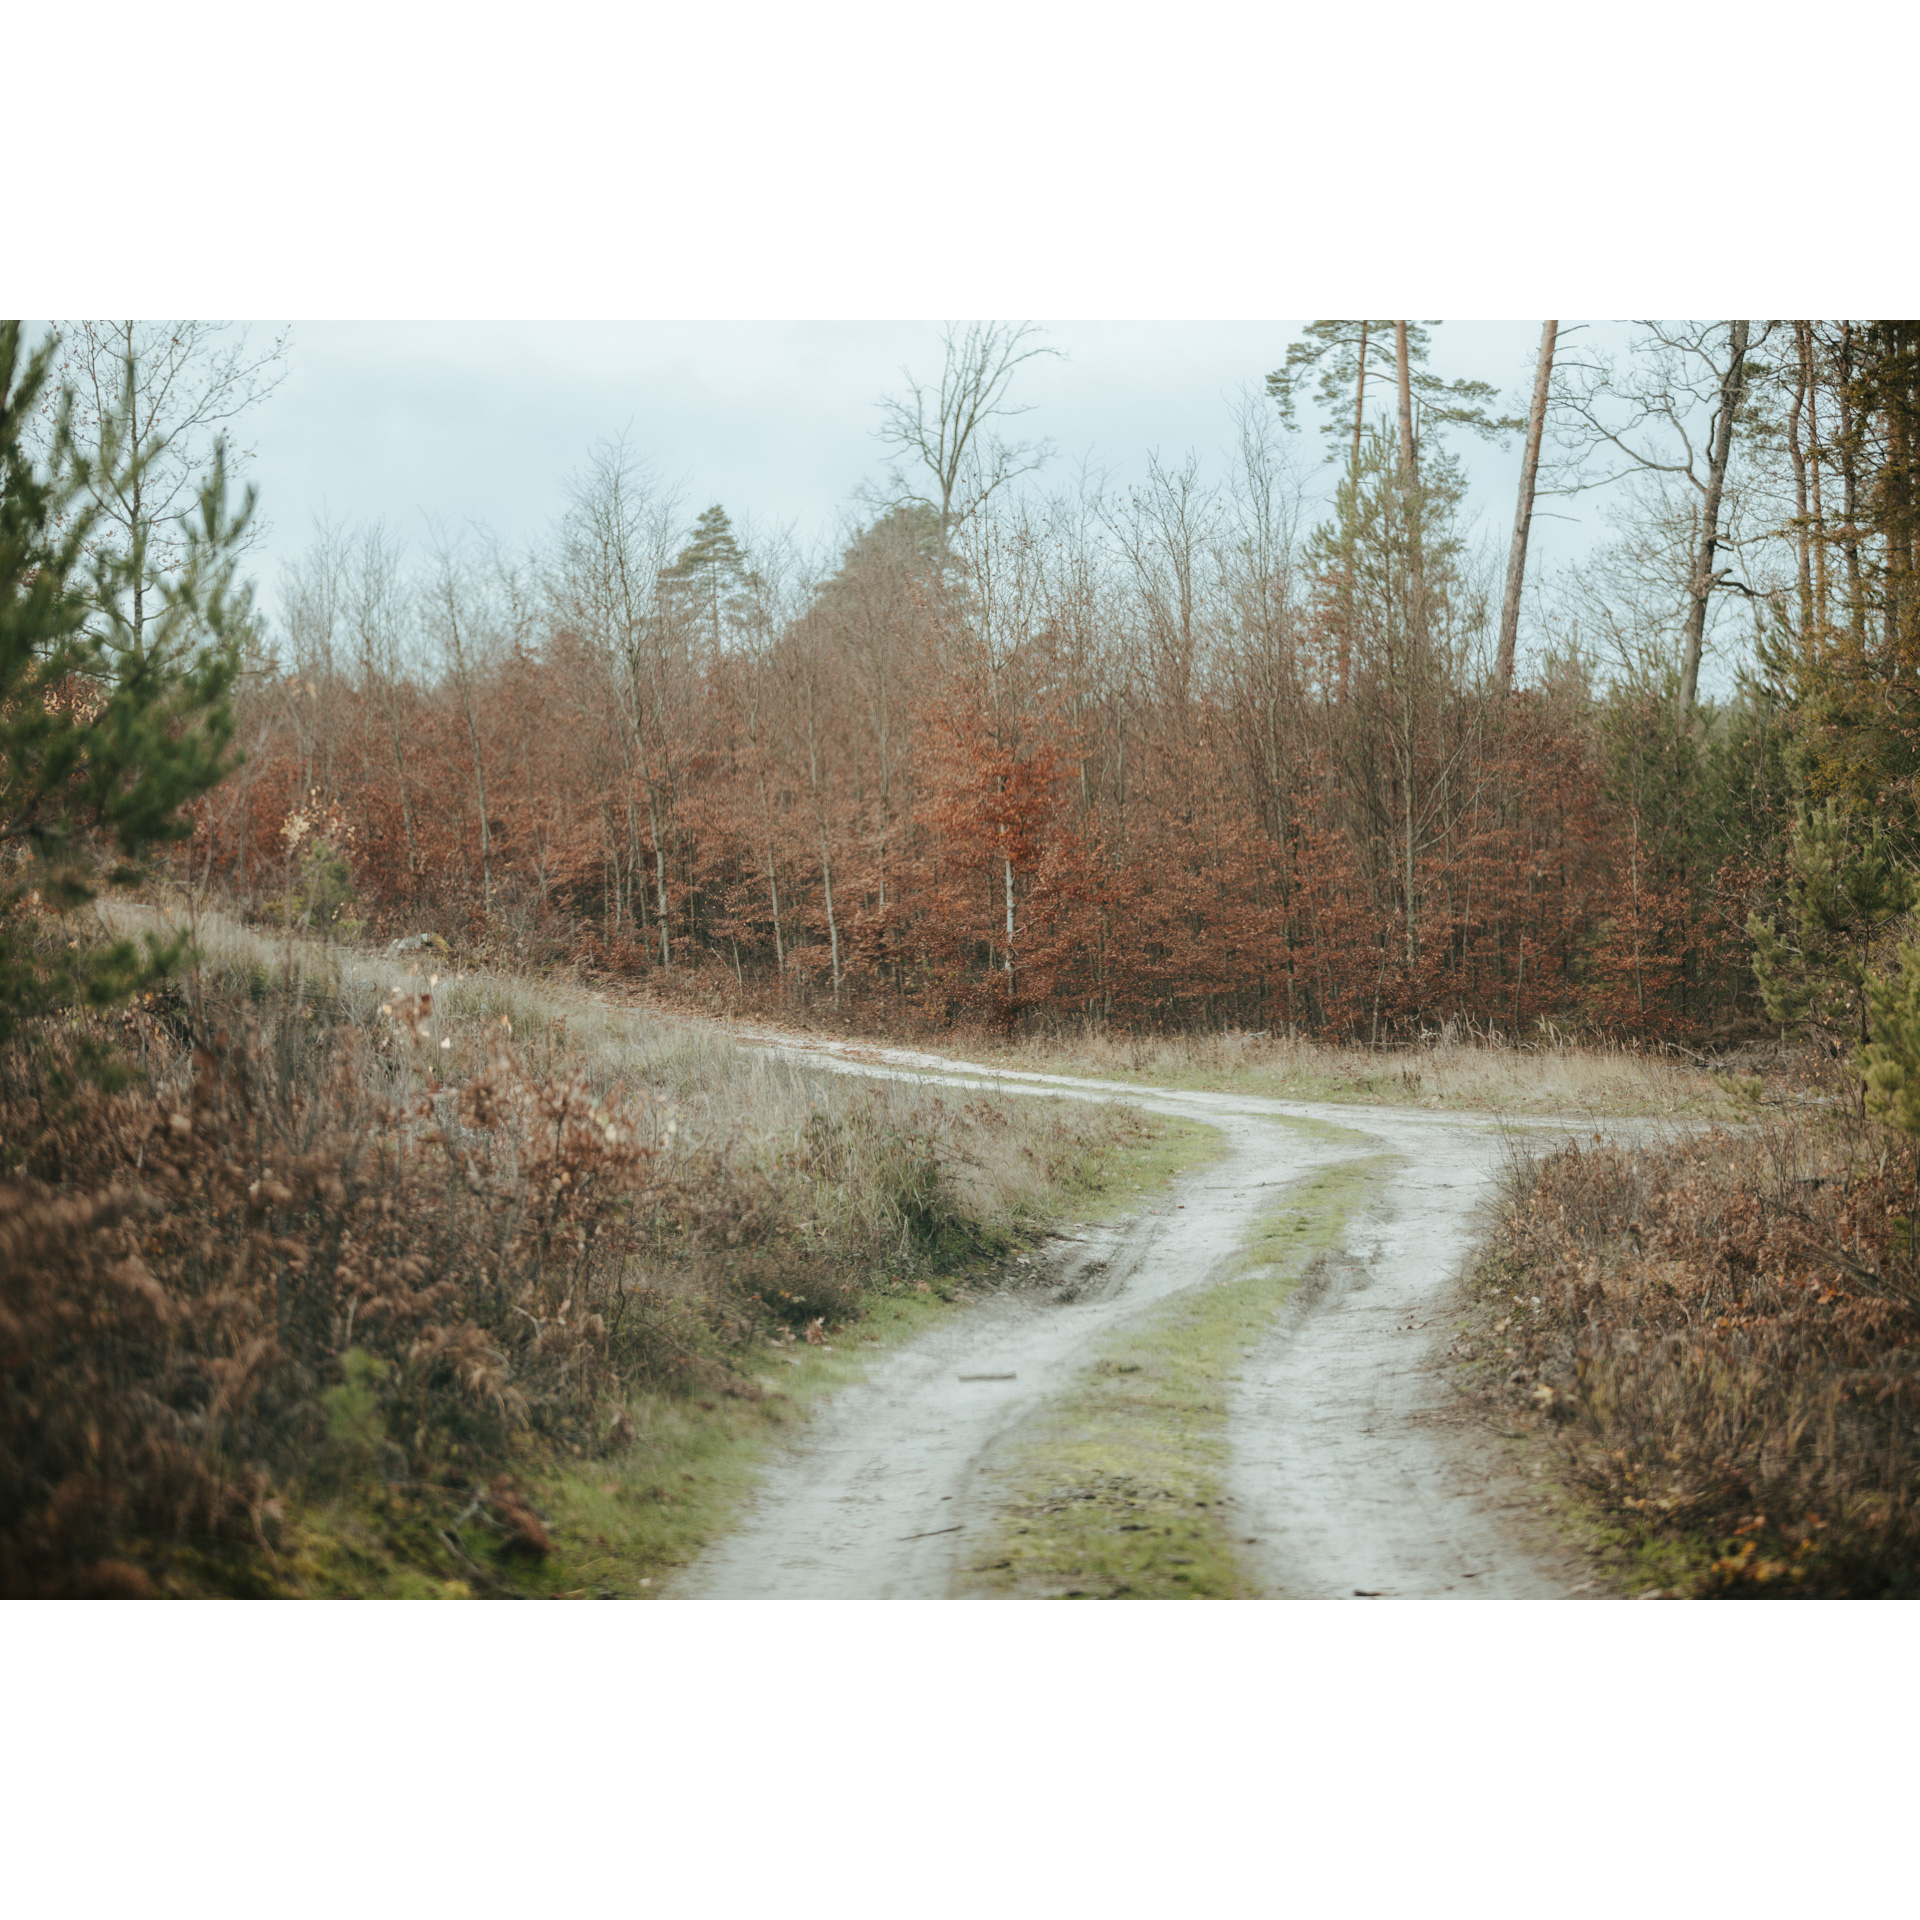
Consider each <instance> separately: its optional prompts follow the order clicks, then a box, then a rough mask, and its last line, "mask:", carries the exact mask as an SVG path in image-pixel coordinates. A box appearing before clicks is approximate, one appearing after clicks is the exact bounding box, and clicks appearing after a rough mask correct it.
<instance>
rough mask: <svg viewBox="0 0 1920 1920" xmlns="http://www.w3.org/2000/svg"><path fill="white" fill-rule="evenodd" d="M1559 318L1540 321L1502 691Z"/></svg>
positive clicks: (1504, 605) (1507, 685)
mask: <svg viewBox="0 0 1920 1920" xmlns="http://www.w3.org/2000/svg"><path fill="white" fill-rule="evenodd" d="M1559 331H1560V322H1559V321H1558V320H1544V321H1542V322H1541V324H1540V354H1539V357H1538V359H1537V360H1536V361H1535V363H1534V369H1533V404H1532V405H1531V406H1530V407H1529V408H1528V409H1527V447H1526V451H1525V453H1523V454H1522V455H1521V457H1520V498H1519V502H1518V504H1517V505H1516V506H1515V507H1514V511H1513V550H1512V552H1511V554H1510V555H1509V557H1508V560H1507V591H1506V595H1505V597H1504V598H1503V599H1502V600H1501V602H1500V646H1499V651H1498V652H1497V653H1496V654H1495V656H1494V664H1493V675H1494V681H1495V684H1496V685H1497V686H1498V687H1499V689H1500V691H1501V692H1502V693H1508V692H1511V691H1512V688H1513V649H1514V643H1515V642H1516V641H1517V640H1518V638H1519V635H1520V589H1521V586H1522V585H1523V583H1524V582H1525V580H1526V577H1527V534H1528V531H1529V530H1530V529H1531V527H1532V525H1533V493H1534V486H1535V482H1536V481H1537V479H1538V477H1539V473H1540V441H1541V437H1542V436H1543V435H1544V434H1545V432H1546V426H1547V392H1548V389H1549V387H1550V386H1551V384H1552V380H1553V343H1554V339H1555V337H1556V336H1557V335H1558V333H1559Z"/></svg>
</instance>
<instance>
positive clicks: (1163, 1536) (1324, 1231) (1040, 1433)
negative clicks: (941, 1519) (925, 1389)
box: [962, 1129, 1390, 1600]
mask: <svg viewBox="0 0 1920 1920" xmlns="http://www.w3.org/2000/svg"><path fill="white" fill-rule="evenodd" d="M1326 1131H1332V1130H1331V1129H1327V1130H1326ZM1389 1162H1390V1157H1389V1156H1385V1155H1373V1156H1370V1157H1368V1158H1366V1159H1360V1160H1352V1161H1343V1162H1341V1163H1339V1164H1338V1165H1335V1166H1331V1167H1325V1168H1322V1169H1320V1170H1319V1171H1317V1172H1315V1173H1312V1174H1309V1175H1308V1176H1307V1177H1306V1178H1305V1179H1304V1180H1302V1181H1301V1182H1300V1183H1299V1184H1298V1185H1297V1186H1295V1187H1292V1188H1290V1189H1289V1190H1288V1191H1287V1194H1286V1196H1285V1199H1284V1201H1283V1202H1282V1204H1281V1206H1280V1207H1279V1208H1278V1209H1277V1210H1276V1211H1274V1212H1271V1213H1268V1214H1265V1215H1263V1216H1262V1217H1261V1218H1260V1220H1259V1221H1258V1222H1257V1224H1256V1225H1255V1227H1254V1229H1253V1231H1252V1233H1251V1234H1250V1235H1249V1238H1248V1241H1247V1244H1246V1246H1245V1247H1244V1248H1243V1249H1242V1251H1241V1252H1240V1253H1239V1254H1238V1255H1237V1256H1236V1257H1235V1258H1234V1259H1233V1261H1232V1262H1231V1263H1229V1264H1228V1265H1227V1267H1226V1268H1225V1271H1224V1272H1223V1274H1222V1275H1221V1276H1220V1277H1219V1278H1217V1279H1215V1280H1214V1281H1212V1282H1211V1283H1210V1284H1208V1285H1206V1286H1204V1287H1200V1288H1195V1289H1193V1290H1191V1291H1189V1292H1186V1293H1182V1294H1179V1295H1177V1296H1176V1297H1175V1298H1173V1299H1171V1300H1169V1301H1167V1302H1165V1303H1164V1304H1163V1305H1162V1306H1160V1307H1159V1308H1157V1309H1155V1310H1154V1311H1153V1312H1151V1313H1149V1314H1146V1315H1143V1316H1142V1317H1141V1318H1140V1319H1138V1320H1136V1321H1135V1322H1133V1323H1132V1324H1130V1325H1129V1326H1127V1327H1126V1328H1125V1329H1124V1330H1122V1331H1121V1332H1119V1333H1117V1334H1115V1335H1114V1336H1113V1337H1112V1338H1111V1339H1109V1340H1108V1341H1107V1342H1106V1343H1105V1344H1104V1346H1103V1347H1102V1349H1101V1351H1100V1354H1099V1357H1098V1358H1097V1360H1096V1361H1095V1363H1094V1365H1093V1368H1092V1370H1091V1371H1090V1372H1089V1373H1088V1374H1087V1376H1086V1377H1085V1378H1084V1379H1083V1380H1082V1382H1081V1383H1080V1385H1079V1386H1078V1387H1076V1388H1075V1389H1074V1390H1073V1391H1072V1392H1070V1393H1068V1394H1066V1395H1065V1396H1064V1397H1063V1398H1061V1399H1060V1400H1058V1401H1056V1402H1054V1403H1052V1404H1051V1405H1050V1406H1048V1407H1047V1408H1045V1409H1044V1410H1043V1411H1042V1412H1040V1413H1039V1414H1037V1415H1036V1416H1035V1417H1034V1420H1033V1422H1032V1424H1031V1426H1030V1428H1029V1431H1028V1433H1027V1434H1026V1436H1025V1437H1024V1438H1023V1439H1022V1441H1020V1442H1019V1443H1018V1444H1017V1445H1016V1447H1015V1449H1014V1452H1013V1454H1012V1457H1011V1458H1010V1460H1009V1461H1008V1463H1007V1464H1006V1466H1005V1467H1004V1468H1003V1469H1002V1489H1003V1492H1002V1500H1001V1505H1000V1508H999V1511H998V1513H997V1514H996V1516H995V1519H994V1521H993V1522H992V1524H991V1525H990V1526H989V1527H988V1528H987V1529H985V1530H984V1531H983V1533H982V1534H981V1536H980V1538H979V1540H978V1542H977V1544H975V1545H974V1546H973V1549H972V1551H971V1552H970V1554H969V1564H968V1567H967V1570H966V1573H965V1575H964V1576H963V1588H962V1590H963V1591H964V1592H968V1593H972V1594H977V1595H981V1596H992V1595H1001V1596H1009V1597H1022V1596H1024V1597H1035V1598H1037V1597H1042V1596H1046V1597H1059V1598H1064V1599H1142V1600H1146V1599H1223V1600H1224V1599H1239V1598H1250V1597H1253V1594H1254V1589H1253V1588H1252V1587H1251V1586H1250V1585H1249V1584H1248V1583H1247V1580H1246V1578H1245V1576H1244V1574H1243V1573H1242V1571H1241V1567H1240V1563H1239V1559H1238V1556H1237V1554H1236V1551H1235V1548H1236V1545H1237V1542H1236V1539H1235V1536H1234V1528H1233V1523H1232V1518H1231V1514H1230V1512H1229V1510H1228V1508H1227V1507H1226V1505H1225V1503H1224V1498H1223V1482H1224V1478H1225V1469H1226V1460H1227V1439H1226V1409H1227V1392H1228V1388H1229V1386H1230V1384H1231V1382H1232V1380H1233V1378H1234V1376H1235V1375H1236V1373H1237V1372H1238V1371H1239V1369H1240V1365H1241V1362H1242V1360H1243V1357H1244V1356H1245V1354H1246V1353H1247V1351H1248V1350H1249V1349H1250V1348H1252V1347H1253V1346H1254V1345H1255V1344H1256V1343H1257V1342H1258V1341H1259V1340H1260V1339H1261V1338H1262V1337H1263V1336H1264V1335H1265V1334H1266V1333H1267V1331H1268V1329H1269V1327H1270V1326H1271V1325H1272V1322H1273V1317H1274V1315H1275V1314H1276V1313H1278V1312H1279V1310H1280V1309H1281V1307H1282V1306H1284V1305H1285V1303H1286V1301H1287V1299H1288V1297H1289V1296H1290V1295H1291V1294H1292V1293H1293V1291H1294V1289H1295V1288H1296V1287H1298V1286H1299V1284H1300V1282H1301V1280H1302V1279H1303V1278H1304V1277H1305V1276H1306V1273H1307V1271H1308V1269H1309V1268H1310V1266H1311V1265H1312V1263H1313V1261H1314V1259H1315V1258H1316V1257H1317V1256H1318V1255H1319V1254H1321V1253H1323V1252H1324V1251H1325V1250H1326V1249H1327V1248H1328V1247H1330V1246H1332V1245H1333V1244H1334V1243H1335V1242H1336V1241H1337V1240H1338V1239H1339V1238H1340V1236H1341V1235H1342V1233H1343V1232H1344V1231H1345V1228H1346V1225H1347V1221H1348V1218H1349V1216H1350V1215H1351V1213H1352V1211H1353V1209H1354V1207H1355V1206H1356V1205H1357V1204H1358V1203H1359V1202H1360V1201H1361V1200H1362V1199H1363V1198H1364V1197H1365V1195H1366V1194H1367V1192H1368V1190H1369V1189H1370V1187H1371V1186H1372V1184H1373V1183H1374V1181H1375V1180H1376V1179H1377V1177H1378V1175H1379V1173H1380V1171H1381V1169H1382V1168H1383V1167H1384V1166H1385V1165H1387V1164H1389Z"/></svg>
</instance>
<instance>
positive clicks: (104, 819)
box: [0, 320, 253, 1041]
mask: <svg viewBox="0 0 1920 1920" xmlns="http://www.w3.org/2000/svg"><path fill="white" fill-rule="evenodd" d="M22 334H23V330H22V327H21V324H20V323H19V322H18V321H11V320H10V321H5V322H0V1041H5V1040H8V1039H11V1038H12V1037H13V1036H14V1034H15V1033H17V1032H18V1031H19V1029H20V1027H21V1025H22V1023H23V1022H26V1021H29V1020H31V1019H34V1018H36V1017H37V1016H39V1015H42V1014H45V1013H49V1012H52V1011H55V1010H57V1009H59V1008H62V1007H66V1006H73V1005H86V1006H95V1007H98V1006H106V1005H110V1004H111V1003H112V1002H114V1001H116V1000H118V999H121V998H124V997H125V996H126V995H128V994H130V993H133V992H136V991H138V990H139V989H140V988H142V987H143V986H145V985H147V984H149V983H150V982H151V981H153V980H155V979H157V978H159V977H160V976H161V975H163V974H164V973H165V972H167V971H168V970H169V969H170V968H171V967H172V966H173V965H174V964H176V963H177V961H178V959H179V957H180V955H181V953H182V951H183V948H184V941H181V942H176V943H174V944H172V945H164V944H162V943H159V942H157V941H153V940H151V939H150V940H149V941H148V943H147V947H146V950H145V952H144V953H143V952H142V951H140V950H139V949H138V948H136V947H135V946H134V945H133V943H132V942H130V941H119V942H115V943H112V944H111V945H108V946H105V947H95V948H91V949H90V948H88V947H87V946H86V945H85V944H84V943H81V942H78V941H75V940H73V939H71V938H60V937H57V936H55V935H54V934H53V933H52V932H51V930H50V928H49V925H48V921H47V919H46V916H48V915H51V916H52V917H53V924H54V926H55V927H57V925H58V922H59V919H60V917H61V916H64V915H67V914H70V913H72V912H73V911H74V910H75V909H76V908H79V907H82V906H84V905H85V904H86V903H87V902H88V901H90V900H91V899H93V897H94V894H95V891H96V886H97V883H98V881H99V880H100V878H101V874H102V870H103V868H104V869H105V872H106V878H108V879H109V880H113V881H126V880H131V879H133V878H135V877H137V875H138V872H139V866H138V863H139V861H140V859H141V857H142V856H143V855H144V854H146V853H147V852H149V851H150V850H151V849H153V848H154V847H156V846H161V845H164V844H166V843H167V842H169V841H173V840H179V839H183V838H185V837H186V836H187V834H188V833H190V832H191V825H190V823H189V822H188V820H187V819H186V817H185V815H184V811H183V810H184V808H185V807H186V806H187V805H188V803H189V802H191V801H192V800H194V799H196V798H197V797H198V796H199V795H201V794H203V793H205V792H206V791H207V790H208V789H209V788H211V787H213V786H214V785H216V784H217V783H218V782H219V781H220V780H221V779H223V778H224V777H225V776H226V774H227V773H228V772H229V771H231V769H232V768H233V766H234V765H235V764H236V762H235V760H234V758H233V757H232V756H231V755H230V754H229V751H228V748H229V743H230V741H231V739H232V735H233V714H232V709H231V706H230V704H229V693H230V690H231V688H232V685H233V680H234V675H235V673H236V672H237V670H238V647H239V642H240V638H241V636H242V634H243V632H244V630H245V628H246V623H247V613H248V598H249V596H248V595H247V594H246V593H244V592H242V593H240V594H237V595H236V594H235V592H234V590H233V570H234V565H235V560H236V557H237V555H236V549H237V545H238V542H239V540H240V538H241V536H242V534H243V532H244V529H245V526H246V522H247V518H248V516H249V514H250V513H251V511H252V506H253V497H252V494H251V492H249V494H248V496H247V499H246V501H245V503H244V504H243V505H242V507H241V508H240V510H239V512H238V513H229V512H228V509H227V504H226V479H225V472H224V462H223V460H222V459H221V458H220V457H219V455H218V454H216V457H215V461H214V468H213V472H212V474H211V475H210V476H209V478H208V479H207V481H206V483H205V485H204V486H203V488H202V490H201V493H200V500H199V509H198V512H197V513H196V514H194V515H193V516H191V517H190V518H189V520H188V521H187V522H186V523H185V525H184V527H183V533H184V543H183V546H182V549H181V557H180V563H179V566H178V568H177V570H176V571H174V572H172V573H171V574H168V575H165V576H163V577H161V578H160V579H159V581H158V582H157V585H158V608H157V610H155V607H154V604H153V598H152V595H153V589H154V585H155V583H154V581H153V580H152V578H151V576H150V573H149V570H148V568H147V555H146V548H145V542H144V539H143V538H141V537H139V536H137V535H136V537H135V539H134V540H133V541H132V543H131V544H130V545H129V546H116V545H115V544H113V543H110V542H105V541H100V540H96V539H95V538H94V535H95V532H96V521H97V516H98V512H99V509H98V507H97V506H96V505H95V504H94V493H95V491H96V489H93V488H91V487H90V486H89V482H90V480H92V479H93V478H95V477H96V476H95V471H94V465H93V464H92V463H90V461H89V459H88V458H87V457H86V456H84V455H83V454H82V453H81V452H80V450H79V448H78V447H77V446H76V444H75V441H74V437H73V434H72V432H71V430H70V407H69V405H68V402H67V398H66V397H64V396H63V400H62V405H61V410H60V415H59V420H58V424H57V426H56V428H55V432H54V435H53V440H52V445H51V451H50V455H49V457H48V458H47V460H46V461H45V463H44V464H41V463H37V462H36V461H35V460H34V458H33V457H32V455H31V454H30V453H29V451H28V448H27V444H26V439H25V433H26V428H27V425H28V422H29V420H30V418H31V417H32V415H33V411H34V409H35V407H36V406H37V405H38V403H39V401H40V399H41V396H42V395H43V393H44V392H45V389H46V384H47V375H48V368H49V365H50V364H51V361H52V358H53V354H54V352H55V350H56V347H57V342H54V341H49V342H48V343H46V344H45V345H43V346H42V347H40V348H39V349H38V351H36V352H35V353H33V354H32V355H31V356H30V357H27V358H25V359H24V361H23V355H22V350H23V337H22ZM133 374H134V370H133V369H132V368H131V367H129V369H128V386H129V390H131V386H132V381H133ZM126 448H127V442H126V437H125V436H124V435H122V434H119V433H118V432H117V431H116V430H115V428H114V425H113V423H112V422H109V423H108V425H107V427H106V428H105V430H104V431H103V433H102V438H101V444H100V451H99V453H98V454H97V456H95V460H96V461H97V462H99V463H102V464H104V465H105V466H107V467H110V468H113V469H114V471H113V473H112V474H111V475H110V476H109V477H110V478H112V479H113V480H115V481H124V480H125V478H126V473H125V468H126V466H127V465H128V464H129V463H131V462H132V461H133V460H135V459H136V458H148V457H151V454H150V452H149V453H147V454H142V455H139V456H135V455H132V454H130V453H129V452H127V450H126ZM136 588H141V589H143V592H142V599H143V600H144V605H143V606H142V608H141V613H140V619H139V621H138V623H137V624H136V621H135V619H134V614H133V608H134V601H135V592H136Z"/></svg>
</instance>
